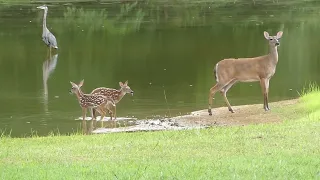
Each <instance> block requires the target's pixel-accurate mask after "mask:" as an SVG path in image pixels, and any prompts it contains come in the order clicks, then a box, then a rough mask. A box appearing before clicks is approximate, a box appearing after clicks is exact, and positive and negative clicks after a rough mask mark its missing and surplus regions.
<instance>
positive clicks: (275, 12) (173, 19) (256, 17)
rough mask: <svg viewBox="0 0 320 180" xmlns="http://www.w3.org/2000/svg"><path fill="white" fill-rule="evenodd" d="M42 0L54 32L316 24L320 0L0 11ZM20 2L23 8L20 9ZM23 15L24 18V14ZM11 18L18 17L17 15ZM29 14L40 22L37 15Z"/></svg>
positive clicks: (120, 2) (70, 4) (182, 0)
mask: <svg viewBox="0 0 320 180" xmlns="http://www.w3.org/2000/svg"><path fill="white" fill-rule="evenodd" d="M43 3H45V4H47V5H49V15H50V18H49V19H48V23H49V26H50V27H54V29H53V31H55V33H56V34H62V33H64V32H67V31H72V32H74V31H75V32H77V31H79V30H80V31H82V32H85V33H92V32H106V33H110V34H120V35H125V34H130V33H134V32H138V31H140V30H149V31H154V30H157V29H166V28H187V27H191V28H192V27H214V26H216V25H217V24H220V23H224V24H226V25H228V24H229V25H230V24H233V25H234V24H239V25H240V26H249V25H250V26H251V25H252V26H263V25H264V21H266V20H267V21H268V22H275V23H280V24H284V23H286V22H292V21H295V22H296V23H297V25H299V24H301V25H304V24H305V23H312V24H315V25H318V24H319V18H318V15H319V12H320V1H316V0H308V1H303V2H302V1H298V0H292V1H289V0H252V1H248V0H218V1H202V0H200V1H186V0H177V1H162V0H159V1H158V0H143V1H142V0H138V1H133V0H114V1H109V0H107V1H104V0H101V1H72V0H71V1H67V0H66V1H61V0H59V1H58V0H57V1H55V0H51V1H27V0H2V1H1V0H0V4H3V6H2V7H1V8H0V11H3V13H4V14H5V12H8V13H11V12H14V11H16V10H23V11H26V12H27V13H35V12H38V11H37V9H35V7H34V8H30V7H28V6H36V5H40V4H43ZM24 6H25V8H23V9H21V7H24ZM58 6H59V7H58ZM61 6H63V7H62V8H61ZM21 14H22V15H23V16H25V14H24V13H21ZM14 16H17V18H21V17H20V16H21V15H19V14H14ZM32 16H34V17H36V21H37V22H38V23H39V24H40V23H41V18H42V15H41V13H38V15H37V16H35V15H32ZM10 18H12V17H11V16H10ZM62 22H63V23H62Z"/></svg>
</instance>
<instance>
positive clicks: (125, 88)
mask: <svg viewBox="0 0 320 180" xmlns="http://www.w3.org/2000/svg"><path fill="white" fill-rule="evenodd" d="M119 85H120V87H121V91H123V92H125V93H130V94H131V95H132V96H133V91H132V90H131V89H130V87H129V86H128V81H126V82H125V83H122V82H119Z"/></svg>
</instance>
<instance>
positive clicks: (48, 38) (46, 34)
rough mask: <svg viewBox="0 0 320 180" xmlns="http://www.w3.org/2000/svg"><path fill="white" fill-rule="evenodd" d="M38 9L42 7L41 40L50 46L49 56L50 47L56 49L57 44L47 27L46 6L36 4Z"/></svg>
mask: <svg viewBox="0 0 320 180" xmlns="http://www.w3.org/2000/svg"><path fill="white" fill-rule="evenodd" d="M37 8H38V9H43V10H44V13H43V25H42V40H43V42H44V43H46V45H47V46H48V47H49V48H50V56H51V48H54V49H58V44H57V40H56V37H54V35H53V34H52V33H51V32H50V31H49V29H48V28H47V23H46V22H47V13H48V7H47V6H46V5H42V6H38V7H37Z"/></svg>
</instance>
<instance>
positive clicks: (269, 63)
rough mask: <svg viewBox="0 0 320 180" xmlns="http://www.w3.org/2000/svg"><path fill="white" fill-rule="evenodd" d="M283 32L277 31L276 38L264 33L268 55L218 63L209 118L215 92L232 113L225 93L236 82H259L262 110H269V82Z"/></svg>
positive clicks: (232, 59) (215, 70)
mask: <svg viewBox="0 0 320 180" xmlns="http://www.w3.org/2000/svg"><path fill="white" fill-rule="evenodd" d="M282 34H283V32H282V31H279V32H278V33H277V35H276V36H269V33H268V32H266V31H264V37H265V38H266V39H267V40H268V43H269V54H267V55H264V56H259V57H254V58H239V59H234V58H230V59H224V60H221V61H219V62H218V63H217V64H216V66H215V68H214V74H215V78H216V81H217V83H216V85H215V86H213V87H212V88H211V89H210V93H209V107H208V113H209V115H210V116H211V115H212V111H211V105H212V99H213V97H214V95H215V93H216V92H218V91H220V93H221V94H222V95H223V97H224V100H225V102H226V104H227V106H228V109H229V111H230V112H232V113H234V110H233V109H232V107H231V105H230V103H229V101H228V99H227V92H228V90H229V89H230V88H231V86H232V85H233V84H235V83H236V82H239V81H240V82H254V81H260V86H261V89H262V93H263V96H264V103H263V108H264V109H265V111H268V110H270V108H269V104H268V94H269V81H270V79H271V77H272V76H273V75H274V73H275V72H276V66H277V63H278V50H277V47H278V46H280V43H279V39H280V38H281V37H282Z"/></svg>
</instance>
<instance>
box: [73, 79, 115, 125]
mask: <svg viewBox="0 0 320 180" xmlns="http://www.w3.org/2000/svg"><path fill="white" fill-rule="evenodd" d="M83 82H84V80H82V81H81V82H80V83H79V85H77V84H75V83H73V82H71V81H70V83H71V85H72V88H71V89H70V93H71V94H72V93H74V94H76V95H77V98H78V101H79V105H80V106H81V108H82V123H83V124H82V125H83V128H85V118H86V112H87V109H95V110H97V111H98V112H99V113H100V114H101V118H100V120H101V127H102V126H103V121H102V120H103V118H104V116H105V115H106V112H105V108H107V109H108V110H109V113H110V111H111V112H112V111H113V109H112V107H115V104H114V102H113V100H112V99H110V98H108V97H106V96H103V95H99V94H84V93H83V92H82V91H81V89H80V88H81V86H82V85H83ZM110 116H111V115H110ZM111 118H112V117H111Z"/></svg>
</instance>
